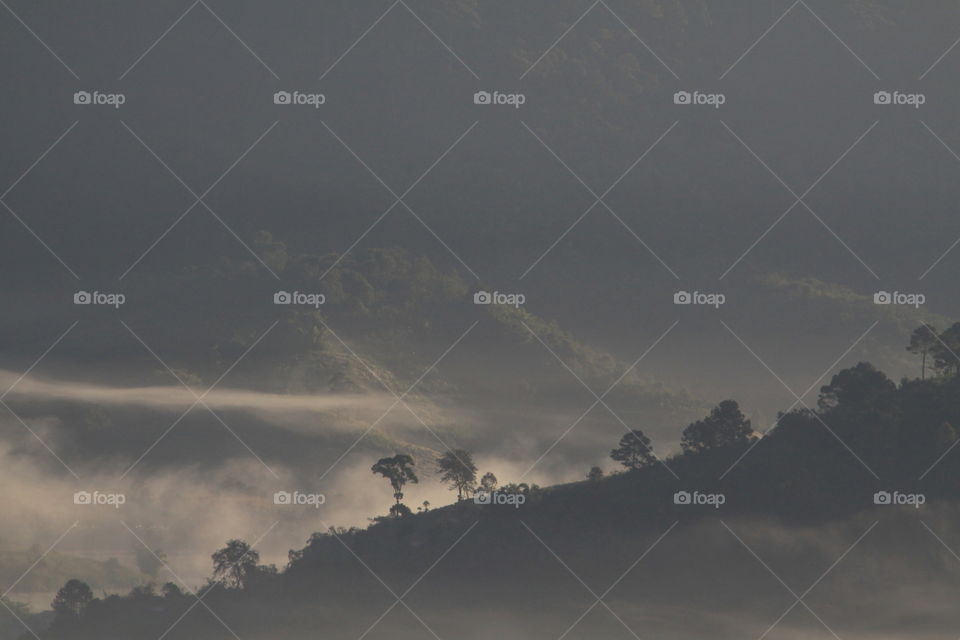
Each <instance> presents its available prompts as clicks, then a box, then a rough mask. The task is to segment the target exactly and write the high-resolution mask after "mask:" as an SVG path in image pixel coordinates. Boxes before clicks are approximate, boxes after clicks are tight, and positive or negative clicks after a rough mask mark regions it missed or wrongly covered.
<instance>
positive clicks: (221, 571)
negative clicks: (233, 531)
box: [210, 540, 260, 588]
mask: <svg viewBox="0 0 960 640" xmlns="http://www.w3.org/2000/svg"><path fill="white" fill-rule="evenodd" d="M210 557H211V558H212V559H213V577H214V579H216V580H219V581H220V582H221V583H223V584H224V585H226V586H228V587H234V588H243V586H244V584H245V582H246V579H247V577H248V576H249V575H251V574H252V573H253V572H254V571H255V570H256V568H257V563H258V562H260V554H259V553H257V552H256V551H255V550H254V549H252V548H251V547H250V545H249V544H247V543H246V542H244V541H243V540H229V541H227V546H225V547H224V548H223V549H220V550H219V551H217V552H216V553H214V554H213V555H212V556H210Z"/></svg>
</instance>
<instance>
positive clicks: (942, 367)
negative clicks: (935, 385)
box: [930, 322, 960, 375]
mask: <svg viewBox="0 0 960 640" xmlns="http://www.w3.org/2000/svg"><path fill="white" fill-rule="evenodd" d="M930 353H931V354H932V355H933V366H934V367H935V368H936V369H937V371H941V372H943V373H944V374H946V375H950V374H954V375H956V373H957V371H958V370H960V360H958V354H960V322H955V323H954V324H953V325H951V326H950V328H949V329H946V330H945V331H944V332H943V333H941V334H940V339H939V340H937V344H935V345H933V348H932V349H931V350H930Z"/></svg>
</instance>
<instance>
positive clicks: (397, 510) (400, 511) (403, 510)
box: [390, 502, 413, 518]
mask: <svg viewBox="0 0 960 640" xmlns="http://www.w3.org/2000/svg"><path fill="white" fill-rule="evenodd" d="M411 513H413V512H412V511H410V507H408V506H407V505H405V504H403V503H402V502H398V503H397V504H395V505H393V506H392V507H390V515H391V516H392V517H394V518H402V517H403V516H409V515H410V514H411Z"/></svg>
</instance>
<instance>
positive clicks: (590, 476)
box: [587, 440, 623, 482]
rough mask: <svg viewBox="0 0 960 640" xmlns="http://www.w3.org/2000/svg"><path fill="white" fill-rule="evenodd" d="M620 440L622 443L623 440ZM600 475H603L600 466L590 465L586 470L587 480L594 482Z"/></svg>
mask: <svg viewBox="0 0 960 640" xmlns="http://www.w3.org/2000/svg"><path fill="white" fill-rule="evenodd" d="M620 442H621V443H622V442H623V440H621V441H620ZM611 455H613V454H611ZM602 477H603V469H601V468H600V467H590V471H588V472H587V480H589V481H590V482H596V481H597V480H599V479H600V478H602Z"/></svg>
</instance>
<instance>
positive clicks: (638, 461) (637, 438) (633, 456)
mask: <svg viewBox="0 0 960 640" xmlns="http://www.w3.org/2000/svg"><path fill="white" fill-rule="evenodd" d="M610 457H611V458H613V459H614V460H615V461H617V462H619V463H620V464H622V465H623V466H625V467H626V468H627V469H629V470H630V471H636V470H637V469H643V468H644V467H649V466H650V465H652V464H653V463H654V462H656V461H657V457H656V456H655V455H653V451H651V449H650V438H648V437H647V436H645V435H643V432H642V431H640V430H639V429H634V430H633V431H631V432H629V433H626V434H624V436H623V437H622V438H620V444H618V445H617V448H616V449H614V450H613V451H611V452H610Z"/></svg>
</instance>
